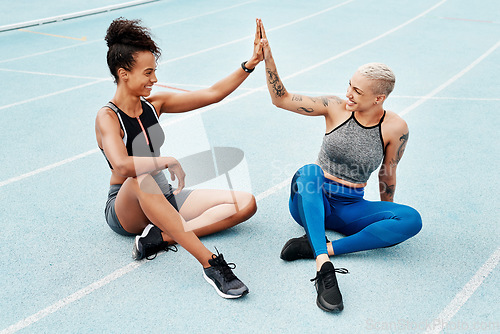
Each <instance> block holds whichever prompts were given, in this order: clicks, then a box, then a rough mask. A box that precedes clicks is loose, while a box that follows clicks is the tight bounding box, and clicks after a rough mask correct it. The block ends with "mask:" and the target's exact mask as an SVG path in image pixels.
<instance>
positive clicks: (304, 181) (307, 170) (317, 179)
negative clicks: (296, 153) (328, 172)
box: [291, 164, 324, 199]
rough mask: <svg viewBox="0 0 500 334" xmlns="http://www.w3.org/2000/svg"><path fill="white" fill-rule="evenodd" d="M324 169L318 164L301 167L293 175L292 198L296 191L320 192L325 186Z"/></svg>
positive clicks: (301, 192)
mask: <svg viewBox="0 0 500 334" xmlns="http://www.w3.org/2000/svg"><path fill="white" fill-rule="evenodd" d="M323 178H324V174H323V170H322V169H321V167H319V166H318V165H316V164H309V165H305V166H303V167H301V168H300V169H299V170H298V171H297V172H296V173H295V175H294V176H293V179H292V187H291V198H292V199H293V197H295V194H296V193H299V194H304V193H318V192H320V191H322V187H323Z"/></svg>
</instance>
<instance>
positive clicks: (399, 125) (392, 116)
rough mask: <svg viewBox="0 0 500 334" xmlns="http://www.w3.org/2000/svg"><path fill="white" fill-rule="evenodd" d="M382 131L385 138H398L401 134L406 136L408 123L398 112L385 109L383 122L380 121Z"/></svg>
mask: <svg viewBox="0 0 500 334" xmlns="http://www.w3.org/2000/svg"><path fill="white" fill-rule="evenodd" d="M382 132H383V133H384V134H385V136H384V137H385V138H387V139H393V138H395V139H399V138H400V137H401V136H403V135H406V136H408V124H406V121H405V120H404V119H403V118H401V116H399V115H398V114H396V113H395V112H393V111H390V110H387V111H386V115H385V119H384V122H383V123H382Z"/></svg>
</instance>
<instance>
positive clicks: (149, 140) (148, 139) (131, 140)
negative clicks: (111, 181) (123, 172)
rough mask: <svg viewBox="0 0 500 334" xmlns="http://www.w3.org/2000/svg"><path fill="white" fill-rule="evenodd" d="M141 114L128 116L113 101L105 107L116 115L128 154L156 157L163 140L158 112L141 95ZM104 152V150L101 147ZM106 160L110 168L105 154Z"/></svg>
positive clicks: (163, 135)
mask: <svg viewBox="0 0 500 334" xmlns="http://www.w3.org/2000/svg"><path fill="white" fill-rule="evenodd" d="M141 105H142V114H141V115H139V117H130V116H128V115H127V114H126V113H124V112H123V111H122V110H120V108H118V107H117V106H116V105H115V104H114V103H112V102H108V104H106V107H108V108H110V109H111V110H113V111H114V112H115V113H116V116H118V120H119V121H120V127H121V129H122V130H123V133H124V135H123V143H124V144H125V147H126V148H127V153H128V155H129V156H136V157H158V156H160V147H161V146H162V145H163V143H164V142H165V133H164V132H163V129H162V128H161V126H160V123H159V119H158V114H157V113H156V110H155V108H154V107H153V105H152V104H151V103H149V102H148V101H147V100H146V99H145V98H143V97H141ZM101 152H102V153H103V154H104V150H103V149H102V148H101ZM104 157H105V158H106V161H107V162H108V165H109V167H110V168H111V169H113V166H111V164H110V163H109V160H108V158H107V157H106V154H104Z"/></svg>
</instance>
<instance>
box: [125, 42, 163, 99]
mask: <svg viewBox="0 0 500 334" xmlns="http://www.w3.org/2000/svg"><path fill="white" fill-rule="evenodd" d="M134 60H135V64H134V65H133V67H132V69H131V70H130V71H127V70H125V69H123V68H120V69H119V70H118V74H119V77H120V80H119V83H122V84H124V85H126V87H127V89H128V90H129V91H130V93H131V94H133V95H135V96H149V94H151V90H152V89H153V85H154V84H155V83H156V82H157V81H158V80H157V79H156V58H155V56H154V55H153V54H152V53H151V52H149V51H140V52H137V53H135V54H134Z"/></svg>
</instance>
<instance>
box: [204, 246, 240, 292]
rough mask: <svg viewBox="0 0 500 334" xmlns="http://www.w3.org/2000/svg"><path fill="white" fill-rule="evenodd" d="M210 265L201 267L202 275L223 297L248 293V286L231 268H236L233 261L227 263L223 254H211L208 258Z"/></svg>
mask: <svg viewBox="0 0 500 334" xmlns="http://www.w3.org/2000/svg"><path fill="white" fill-rule="evenodd" d="M208 263H209V264H210V267H208V268H204V269H203V277H205V280H206V281H207V282H208V283H209V284H210V285H211V286H213V287H214V289H215V291H217V294H218V295H219V296H221V297H223V298H239V297H242V296H244V295H246V294H247V293H248V288H247V286H246V285H245V284H243V282H242V281H240V280H239V279H238V277H236V275H234V273H233V271H232V270H231V269H234V268H236V265H235V264H234V263H227V262H226V261H225V260H224V256H222V254H219V252H218V251H217V256H216V255H215V254H213V255H212V259H210V260H208Z"/></svg>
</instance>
